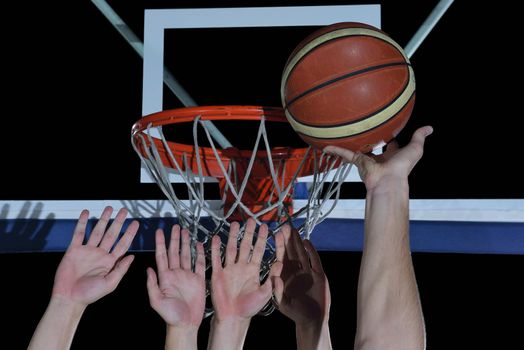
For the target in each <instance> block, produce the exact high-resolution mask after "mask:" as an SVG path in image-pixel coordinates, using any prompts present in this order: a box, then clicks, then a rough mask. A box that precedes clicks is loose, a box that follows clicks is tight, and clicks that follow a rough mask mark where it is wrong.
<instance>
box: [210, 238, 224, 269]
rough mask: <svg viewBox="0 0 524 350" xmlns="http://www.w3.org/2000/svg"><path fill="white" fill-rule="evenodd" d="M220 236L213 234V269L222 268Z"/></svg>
mask: <svg viewBox="0 0 524 350" xmlns="http://www.w3.org/2000/svg"><path fill="white" fill-rule="evenodd" d="M220 244H221V243H220V237H219V236H218V235H215V236H213V238H212V239H211V268H212V269H213V271H218V270H220V269H222V260H221V259H220Z"/></svg>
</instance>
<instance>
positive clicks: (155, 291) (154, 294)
mask: <svg viewBox="0 0 524 350" xmlns="http://www.w3.org/2000/svg"><path fill="white" fill-rule="evenodd" d="M147 294H148V295H149V304H150V305H151V307H152V308H153V309H156V306H157V305H158V301H159V300H160V299H161V298H162V292H161V291H160V287H159V286H158V279H157V277H156V273H155V270H153V269H152V268H150V267H148V268H147Z"/></svg>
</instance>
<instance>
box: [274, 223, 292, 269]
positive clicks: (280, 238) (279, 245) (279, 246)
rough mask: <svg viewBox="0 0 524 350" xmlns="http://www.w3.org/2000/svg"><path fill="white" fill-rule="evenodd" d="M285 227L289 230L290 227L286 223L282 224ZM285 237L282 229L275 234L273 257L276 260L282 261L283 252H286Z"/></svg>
mask: <svg viewBox="0 0 524 350" xmlns="http://www.w3.org/2000/svg"><path fill="white" fill-rule="evenodd" d="M284 227H287V230H288V231H290V228H289V226H288V225H286V226H284ZM284 242H285V238H284V233H283V232H282V231H280V232H278V233H277V234H276V235H275V259H276V261H280V262H282V261H284V253H285V252H286V247H285V243H284Z"/></svg>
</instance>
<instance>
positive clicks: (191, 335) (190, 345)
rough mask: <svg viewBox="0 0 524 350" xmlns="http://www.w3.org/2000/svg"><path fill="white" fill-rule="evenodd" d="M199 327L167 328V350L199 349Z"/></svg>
mask: <svg viewBox="0 0 524 350" xmlns="http://www.w3.org/2000/svg"><path fill="white" fill-rule="evenodd" d="M197 340H198V327H189V328H185V327H173V326H169V325H168V326H167V330H166V347H165V348H166V350H179V349H183V350H191V349H195V350H196V349H198V347H197Z"/></svg>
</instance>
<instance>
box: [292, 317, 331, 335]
mask: <svg viewBox="0 0 524 350" xmlns="http://www.w3.org/2000/svg"><path fill="white" fill-rule="evenodd" d="M325 327H328V320H327V319H325V320H319V321H312V322H305V323H295V330H296V332H297V334H298V333H309V332H317V331H320V330H322V329H323V328H325Z"/></svg>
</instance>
